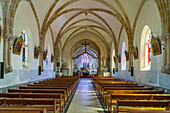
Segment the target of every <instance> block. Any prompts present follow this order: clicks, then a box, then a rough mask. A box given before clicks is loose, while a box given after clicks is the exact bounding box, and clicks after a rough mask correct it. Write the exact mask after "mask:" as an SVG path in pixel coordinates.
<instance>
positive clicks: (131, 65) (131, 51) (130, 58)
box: [128, 39, 133, 72]
mask: <svg viewBox="0 0 170 113" xmlns="http://www.w3.org/2000/svg"><path fill="white" fill-rule="evenodd" d="M128 53H129V69H128V71H129V72H130V71H131V67H133V40H132V39H130V43H129V50H128Z"/></svg>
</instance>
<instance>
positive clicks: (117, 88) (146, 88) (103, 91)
mask: <svg viewBox="0 0 170 113" xmlns="http://www.w3.org/2000/svg"><path fill="white" fill-rule="evenodd" d="M107 90H153V88H149V87H133V86H131V87H104V88H102V91H101V96H102V98H104V95H105V94H106V91H107Z"/></svg>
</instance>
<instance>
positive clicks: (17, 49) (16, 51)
mask: <svg viewBox="0 0 170 113" xmlns="http://www.w3.org/2000/svg"><path fill="white" fill-rule="evenodd" d="M23 43H24V40H23V37H22V34H21V36H20V37H19V38H18V39H16V41H15V43H14V48H13V54H17V55H20V54H21V51H22V47H23Z"/></svg>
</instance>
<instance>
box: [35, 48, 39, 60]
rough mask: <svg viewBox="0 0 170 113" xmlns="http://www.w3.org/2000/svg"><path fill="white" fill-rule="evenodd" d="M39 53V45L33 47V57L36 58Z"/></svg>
mask: <svg viewBox="0 0 170 113" xmlns="http://www.w3.org/2000/svg"><path fill="white" fill-rule="evenodd" d="M39 54H40V46H38V48H37V47H35V50H34V59H38V57H39Z"/></svg>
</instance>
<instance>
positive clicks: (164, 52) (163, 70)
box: [161, 36, 167, 73]
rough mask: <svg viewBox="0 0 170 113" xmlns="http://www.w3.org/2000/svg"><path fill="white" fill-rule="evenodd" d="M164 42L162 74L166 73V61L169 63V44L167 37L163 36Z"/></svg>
mask: <svg viewBox="0 0 170 113" xmlns="http://www.w3.org/2000/svg"><path fill="white" fill-rule="evenodd" d="M161 39H162V41H163V66H162V70H161V71H162V73H166V61H167V57H166V56H167V48H166V45H167V42H166V37H165V36H162V38H161Z"/></svg>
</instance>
